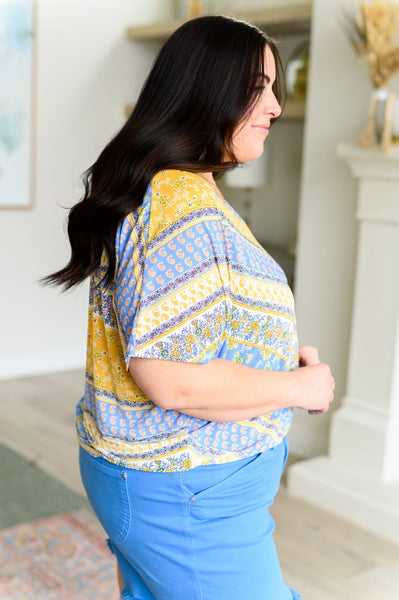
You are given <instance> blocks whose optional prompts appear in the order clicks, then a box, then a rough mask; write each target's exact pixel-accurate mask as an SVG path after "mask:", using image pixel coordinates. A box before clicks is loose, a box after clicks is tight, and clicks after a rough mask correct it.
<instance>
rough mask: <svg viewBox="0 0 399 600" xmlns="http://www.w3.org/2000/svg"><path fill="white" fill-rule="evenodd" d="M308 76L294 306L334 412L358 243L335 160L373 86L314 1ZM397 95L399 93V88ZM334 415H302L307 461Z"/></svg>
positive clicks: (347, 183)
mask: <svg viewBox="0 0 399 600" xmlns="http://www.w3.org/2000/svg"><path fill="white" fill-rule="evenodd" d="M313 6H314V14H313V34H312V47H311V73H310V86H309V93H308V101H307V120H306V125H305V140H304V159H303V170H302V181H301V197H300V216H299V241H298V261H297V269H296V290H295V292H296V293H295V296H296V306H297V318H298V328H299V334H300V339H301V341H302V342H304V343H310V344H315V345H317V346H318V347H319V349H320V355H321V359H322V361H324V362H327V363H329V364H330V365H331V367H332V370H333V373H334V375H335V378H336V393H335V408H337V407H338V406H339V403H340V400H341V399H342V397H343V396H344V392H345V385H346V365H347V360H348V350H349V337H350V322H351V313H352V300H353V286H354V281H353V279H354V272H355V256H356V243H357V223H356V218H355V209H356V194H357V188H356V183H355V181H354V180H353V179H352V176H351V175H350V172H349V168H348V167H347V166H346V164H345V163H344V161H343V160H342V159H339V158H338V157H337V156H336V146H337V144H338V143H339V142H343V141H349V142H355V141H356V139H357V138H358V136H359V133H360V132H361V131H362V130H363V129H364V126H365V124H366V120H367V108H368V100H369V95H370V90H371V86H370V83H369V80H368V75H367V71H366V68H365V66H364V65H362V64H361V63H360V61H359V60H358V59H357V58H356V56H355V55H354V53H353V51H352V49H351V47H350V45H349V43H348V42H347V40H346V38H345V37H344V35H343V33H342V30H341V28H340V25H339V21H338V17H339V13H340V10H342V9H343V7H347V8H351V7H353V6H358V3H356V2H355V3H354V2H353V0H341V2H340V3H336V2H331V1H326V0H315V1H314V5H313ZM392 87H393V89H394V88H395V87H396V90H397V91H398V82H397V81H395V82H394V84H393V86H392ZM330 418H331V411H330V412H329V413H328V414H327V415H325V416H323V417H310V416H308V415H307V414H305V413H301V412H300V411H298V413H297V415H296V421H295V425H294V427H293V429H292V432H291V448H292V449H293V451H294V452H297V453H298V454H302V455H304V456H312V455H316V454H323V453H325V451H326V449H327V444H328V432H329V424H330Z"/></svg>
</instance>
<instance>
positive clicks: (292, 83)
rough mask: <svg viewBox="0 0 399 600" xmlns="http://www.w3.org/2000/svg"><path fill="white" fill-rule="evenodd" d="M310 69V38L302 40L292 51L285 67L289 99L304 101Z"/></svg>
mask: <svg viewBox="0 0 399 600" xmlns="http://www.w3.org/2000/svg"><path fill="white" fill-rule="evenodd" d="M308 71H309V40H306V41H305V42H302V43H301V44H300V45H299V46H297V47H296V48H295V49H294V51H293V52H292V53H291V55H290V56H289V58H288V60H287V66H286V69H285V72H286V78H287V92H288V99H289V100H293V101H295V102H297V101H304V100H305V99H306V88H307V83H308Z"/></svg>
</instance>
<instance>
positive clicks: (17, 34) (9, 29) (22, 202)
mask: <svg viewBox="0 0 399 600" xmlns="http://www.w3.org/2000/svg"><path fill="white" fill-rule="evenodd" d="M33 13H34V0H0V208H1V207H11V208H12V207H26V206H29V205H30V204H31V202H32V185H31V182H32V160H31V152H32V112H33V111H32V104H33V102H32V84H33V40H34V31H33V28H34V17H33Z"/></svg>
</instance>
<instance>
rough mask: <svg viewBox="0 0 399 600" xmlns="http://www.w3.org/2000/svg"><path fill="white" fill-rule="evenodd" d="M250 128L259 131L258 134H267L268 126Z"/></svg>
mask: <svg viewBox="0 0 399 600" xmlns="http://www.w3.org/2000/svg"><path fill="white" fill-rule="evenodd" d="M252 127H253V129H255V130H256V131H259V133H268V132H269V126H268V125H253V126H252Z"/></svg>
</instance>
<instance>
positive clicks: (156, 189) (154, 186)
mask: <svg viewBox="0 0 399 600" xmlns="http://www.w3.org/2000/svg"><path fill="white" fill-rule="evenodd" d="M151 193H152V194H153V195H155V196H159V194H163V195H164V196H165V198H169V199H170V200H173V199H177V198H182V197H186V196H187V197H188V196H189V195H190V196H191V198H192V197H193V196H194V200H200V201H201V203H202V204H204V203H212V204H215V201H216V199H217V198H216V197H217V194H216V192H215V190H213V189H212V187H211V186H210V185H209V183H208V182H207V181H206V179H205V178H204V177H202V176H201V175H200V174H199V173H193V172H191V171H184V170H181V169H166V170H163V171H159V172H158V173H157V174H156V175H155V176H154V177H153V178H152V180H151Z"/></svg>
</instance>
